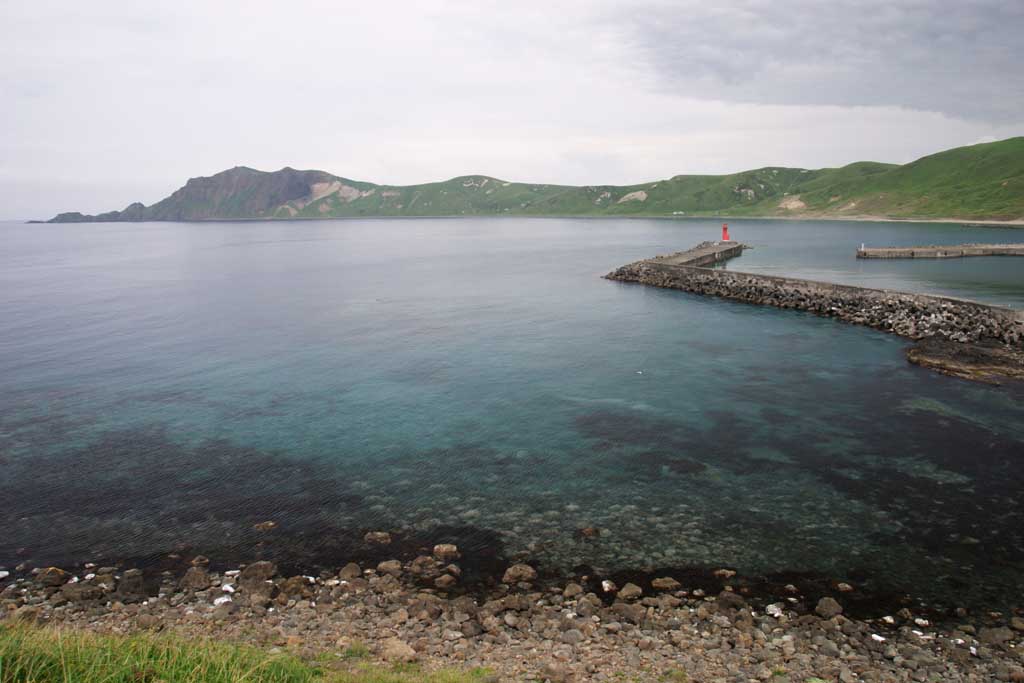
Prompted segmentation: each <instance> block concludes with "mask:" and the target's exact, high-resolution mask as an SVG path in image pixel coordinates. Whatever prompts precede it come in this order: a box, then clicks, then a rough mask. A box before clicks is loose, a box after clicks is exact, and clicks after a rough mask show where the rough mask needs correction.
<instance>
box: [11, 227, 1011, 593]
mask: <svg viewBox="0 0 1024 683" xmlns="http://www.w3.org/2000/svg"><path fill="white" fill-rule="evenodd" d="M720 222H721V221H717V220H713V219H707V220H703V219H664V220H660V219H611V218H600V219H596V218H594V219H588V218H579V219H576V218H514V217H508V218H477V217H466V218H436V219H366V220H363V219H352V220H318V221H289V222H208V223H138V224H136V223H93V224H64V225H49V224H23V223H2V224H0V513H2V517H0V518H2V519H3V520H4V523H3V531H2V533H0V568H6V569H8V570H9V569H11V568H13V567H15V566H17V565H23V566H44V565H49V564H58V565H65V566H73V565H76V564H80V563H82V562H86V561H93V562H116V561H120V562H122V563H129V564H130V563H145V562H156V561H158V560H159V558H164V557H167V556H169V555H170V556H174V557H186V558H187V557H188V556H190V555H191V554H195V553H202V554H204V555H207V556H209V557H211V558H213V559H215V560H221V561H225V562H227V561H231V562H244V561H248V560H250V559H254V558H256V557H271V558H273V559H275V560H276V561H278V562H279V563H281V564H282V565H283V566H288V567H292V568H295V569H296V570H297V571H299V570H301V571H310V572H312V571H315V570H316V569H317V568H325V567H331V566H335V567H337V566H340V565H341V564H344V562H345V561H347V559H348V558H349V557H353V556H355V555H357V554H359V553H360V552H361V550H360V549H361V548H363V546H364V544H363V540H362V539H363V535H364V534H365V533H366V532H367V531H375V530H380V531H389V532H391V533H392V534H393V535H394V537H395V539H396V541H395V543H396V544H405V545H403V546H402V547H407V548H408V549H412V548H414V547H415V546H417V545H419V546H422V545H424V544H428V545H429V543H431V542H435V541H438V540H448V541H452V542H456V543H457V544H459V546H460V548H461V549H462V551H463V555H464V556H465V557H467V558H468V557H471V556H479V557H485V558H488V560H487V563H489V565H487V566H493V567H499V568H500V567H501V566H504V565H506V564H507V563H509V562H512V561H517V560H523V559H528V560H529V561H531V562H534V563H535V564H537V566H538V567H539V568H540V569H541V570H542V573H546V574H547V575H549V576H558V575H566V576H568V575H570V574H573V573H574V572H576V573H578V572H581V571H588V572H603V573H607V574H613V573H614V572H623V571H645V572H651V571H663V570H668V569H672V568H675V569H676V570H677V571H678V572H680V573H683V572H685V571H688V570H707V571H711V570H715V569H719V568H729V569H731V570H734V571H737V572H739V575H740V576H761V577H794V576H797V577H799V576H803V577H817V578H818V579H820V580H822V581H833V582H834V581H846V582H849V583H850V584H851V585H853V586H854V587H855V589H856V590H857V591H861V592H862V593H864V594H867V595H879V596H881V595H889V596H892V595H902V596H905V598H906V599H909V598H912V599H914V600H916V601H919V602H921V603H927V604H936V605H938V604H955V605H966V606H969V607H972V608H984V607H1001V606H1006V605H1007V604H1009V603H1012V602H1013V601H1016V602H1017V603H1019V602H1020V599H1019V596H1020V595H1021V593H1022V585H1021V584H1022V583H1024V390H1022V389H1021V387H1019V386H1011V385H1004V386H989V385H985V384H978V383H972V382H968V381H965V380H960V379H954V378H950V377H946V376H942V375H939V374H937V373H934V372H932V371H929V370H925V369H922V368H919V367H916V366H913V365H910V364H908V363H907V362H906V360H905V358H904V351H905V349H906V347H907V346H908V341H907V340H904V339H901V338H898V337H895V336H892V335H888V334H884V333H882V332H879V331H875V330H871V329H867V328H863V327H857V326H853V325H848V324H844V323H842V322H837V321H835V320H830V319H824V318H819V317H815V316H814V315H811V314H807V313H803V312H797V311H791V310H779V309H773V308H767V307H759V306H754V305H748V304H744V303H738V302H732V301H728V300H723V299H716V298H710V297H702V296H697V295H692V294H688V293H684V292H678V291H669V290H659V289H655V288H649V287H644V286H640V285H631V284H623V283H617V282H612V281H608V280H605V279H602V277H601V276H602V275H604V274H606V273H608V272H609V271H611V270H613V269H614V268H616V267H618V266H620V265H624V264H626V263H629V262H631V261H635V260H638V259H641V258H646V257H650V256H654V255H656V254H664V253H669V252H674V251H679V250H683V249H687V248H689V247H691V246H693V245H695V244H696V243H698V242H701V241H704V240H709V239H717V238H718V237H719V235H720ZM730 232H731V234H732V238H733V239H735V240H739V241H742V242H745V243H747V244H749V245H751V247H752V249H750V250H747V251H746V252H744V253H743V255H742V256H741V257H739V258H737V259H735V260H733V261H731V262H729V263H728V264H727V265H726V266H725V267H727V268H729V269H733V270H740V271H743V270H747V271H755V272H762V273H771V274H778V275H788V276H793V277H802V278H811V279H819V280H827V281H832V282H841V283H847V284H853V285H864V286H870V287H883V288H890V289H897V290H905V291H912V292H927V293H935V294H942V295H949V296H955V297H963V298H968V299H974V300H978V301H983V302H988V303H994V304H1000V305H1004V306H1010V307H1014V308H1024V259H1014V258H1012V257H983V258H965V259H952V260H918V261H899V260H858V259H856V258H855V252H856V249H857V248H858V247H859V246H860V245H861V244H866V245H868V246H888V245H913V244H921V245H927V244H956V243H963V242H1000V243H1008V242H1020V243H1024V230H1021V229H1010V228H997V227H976V226H975V227H970V226H964V225H956V224H925V223H882V222H841V221H811V220H806V221H785V220H753V219H750V220H731V221H730ZM467 562H470V563H471V560H468V559H467ZM487 563H483V564H481V565H480V566H481V567H483V566H484V565H485V564H487ZM1015 604H1016V603H1015Z"/></svg>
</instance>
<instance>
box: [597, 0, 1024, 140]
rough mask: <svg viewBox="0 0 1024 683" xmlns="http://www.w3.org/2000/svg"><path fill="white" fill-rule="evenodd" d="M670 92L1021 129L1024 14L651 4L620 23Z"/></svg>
mask: <svg viewBox="0 0 1024 683" xmlns="http://www.w3.org/2000/svg"><path fill="white" fill-rule="evenodd" d="M610 17H611V19H612V20H613V21H614V22H615V23H618V24H620V25H622V26H623V27H624V31H625V34H626V39H627V40H629V42H630V43H631V45H632V46H633V48H634V49H635V50H636V51H637V53H638V54H640V55H642V56H643V58H644V59H645V60H646V61H647V62H648V63H649V64H650V65H651V66H652V67H653V69H654V70H655V73H656V75H657V84H658V86H659V87H663V88H666V89H668V90H670V91H672V92H678V93H681V94H685V95H687V96H691V97H709V98H718V99H723V100H728V101H735V102H755V103H770V104H798V105H839V106H872V105H879V106H899V107H908V108H912V109H919V110H925V111H936V112H942V113H944V114H947V115H951V116H957V117H969V118H977V119H982V120H993V121H1019V120H1020V119H1021V112H1022V111H1024V77H1022V69H1024V37H1022V36H1024V3H1021V2H1006V1H1005V0H968V1H966V2H952V1H950V0H940V1H934V0H913V1H898V2H893V1H892V0H831V1H830V2H827V3H826V2H820V1H819V0H792V1H790V2H778V1H775V0H741V1H738V2H732V3H706V2H689V1H682V2H680V1H678V0H675V1H672V2H648V3H643V4H642V5H638V6H633V7H631V8H629V9H628V10H615V11H612V12H610Z"/></svg>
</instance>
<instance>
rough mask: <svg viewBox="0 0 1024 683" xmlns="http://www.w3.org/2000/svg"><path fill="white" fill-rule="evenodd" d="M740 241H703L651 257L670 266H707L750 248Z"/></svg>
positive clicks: (653, 260)
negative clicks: (690, 246) (681, 249)
mask: <svg viewBox="0 0 1024 683" xmlns="http://www.w3.org/2000/svg"><path fill="white" fill-rule="evenodd" d="M749 248H750V247H748V246H747V245H745V244H742V243H740V242H701V243H700V244H698V245H697V246H695V247H694V248H693V249H687V250H686V251H677V252H676V253H674V254H668V255H666V256H655V257H654V258H652V259H650V261H651V262H652V263H661V264H663V265H668V266H694V267H700V268H706V267H707V266H713V265H715V264H716V263H721V262H722V261H727V260H729V259H731V258H735V257H737V256H739V255H740V254H742V253H743V250H744V249H749Z"/></svg>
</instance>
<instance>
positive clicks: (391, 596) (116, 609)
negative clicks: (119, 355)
mask: <svg viewBox="0 0 1024 683" xmlns="http://www.w3.org/2000/svg"><path fill="white" fill-rule="evenodd" d="M392 543H393V539H392V538H391V536H390V534H389V533H388V532H384V531H376V532H368V533H367V534H366V535H365V537H364V544H365V546H366V548H367V549H368V550H369V551H371V552H373V553H376V554H378V555H379V556H381V557H391V555H390V553H389V547H390V546H391V545H392ZM408 550H409V551H410V552H407V553H406V554H405V558H404V559H383V560H380V561H377V562H374V561H363V562H360V563H356V562H352V561H349V562H348V563H346V564H344V565H340V566H336V567H331V568H326V569H323V570H320V571H318V572H317V573H316V574H315V575H306V574H301V573H299V574H295V575H290V574H287V573H282V572H281V571H279V568H278V566H277V565H276V564H274V563H273V562H269V561H266V560H258V561H254V562H251V563H248V564H239V565H234V566H231V565H220V564H218V563H216V562H215V561H211V560H210V559H208V558H205V557H202V556H191V557H186V556H178V557H176V558H175V562H176V564H177V566H176V568H175V569H173V570H172V569H166V568H165V569H161V570H159V571H158V570H157V569H155V568H154V569H152V570H150V571H142V570H140V569H138V568H134V567H129V566H127V565H119V564H113V565H110V566H98V565H96V564H84V565H81V566H79V567H76V568H74V569H71V570H65V569H58V568H55V567H47V568H41V569H36V570H34V571H28V570H26V569H24V568H23V569H21V570H20V571H16V572H15V573H14V575H9V576H3V578H0V607H2V610H0V615H2V617H0V619H2V621H0V624H2V623H4V622H6V623H8V624H17V623H33V624H40V625H44V626H48V627H57V628H70V629H76V630H85V631H91V632H97V633H104V634H110V633H115V634H125V633H138V632H164V633H172V634H176V635H179V636H185V637H188V638H200V639H210V638H214V639H217V640H222V639H223V640H227V641H230V642H241V643H246V644H250V645H256V646H258V647H262V648H267V649H269V650H270V652H282V651H284V652H289V653H291V654H295V655H298V656H299V657H301V658H302V659H305V660H308V661H321V662H323V661H334V662H337V663H338V665H339V666H341V665H344V664H347V665H352V664H353V662H351V661H349V660H351V659H353V657H352V653H354V652H358V653H359V657H358V659H370V658H372V659H375V660H380V661H382V662H384V663H387V664H391V665H395V664H410V663H416V664H417V665H419V666H422V667H424V668H425V669H427V670H433V669H441V668H449V667H453V666H455V667H473V668H479V667H483V668H486V669H488V670H489V671H491V672H493V673H492V674H491V678H489V679H488V680H491V681H495V682H499V681H509V682H511V681H522V680H535V681H542V680H546V681H552V682H556V681H559V682H563V683H568V682H570V681H578V682H582V681H608V680H616V678H615V676H626V677H635V678H627V680H630V679H631V680H644V681H646V680H652V681H653V680H723V681H724V680H732V679H731V678H726V677H730V676H731V677H736V676H737V675H740V674H742V679H743V680H757V681H767V680H772V681H774V682H781V681H783V680H790V681H805V680H821V679H822V678H824V679H826V680H839V681H850V682H852V681H856V680H875V681H890V680H898V681H905V680H936V679H935V678H934V677H935V676H938V677H939V679H941V680H943V681H975V680H1000V681H1020V680H1024V668H1021V666H1020V660H1019V656H1018V652H1017V650H1018V648H1019V647H1020V646H1022V645H1024V620H1022V619H1021V615H1022V614H1024V613H1022V612H1021V611H1020V610H1019V609H1018V610H1013V611H1011V612H1009V613H995V612H978V613H971V612H969V611H968V610H966V609H964V608H953V609H950V610H947V611H937V610H934V609H930V608H928V607H926V606H923V605H920V604H918V603H916V602H914V601H913V600H911V599H909V598H908V597H906V596H904V597H903V598H902V599H901V600H899V601H896V602H893V603H891V604H889V605H886V606H885V610H883V611H880V612H878V613H877V614H875V615H874V616H865V615H862V614H860V613H859V612H858V605H860V603H861V602H862V601H863V600H864V599H865V596H864V595H863V594H862V587H860V586H858V585H854V584H850V583H845V582H828V583H821V584H819V585H818V586H817V587H816V588H814V587H812V584H809V583H807V582H806V581H805V580H804V579H805V578H806V577H801V576H792V577H786V576H780V577H777V580H776V581H775V582H774V583H772V584H769V583H767V582H764V581H761V580H759V579H757V578H748V577H744V576H742V575H740V574H737V572H735V571H734V570H731V569H727V568H718V569H713V570H712V569H707V570H702V571H700V572H692V573H686V572H685V571H683V570H672V569H661V570H655V571H651V572H649V573H646V574H620V575H614V576H609V577H604V576H600V575H595V574H593V573H591V570H590V569H589V568H581V569H580V571H579V572H576V573H574V574H573V575H571V576H566V577H561V578H558V579H556V578H553V577H549V576H545V575H544V574H543V571H542V568H541V571H538V568H537V567H535V566H533V565H531V564H529V563H527V562H525V561H523V560H516V561H511V560H507V561H503V562H501V563H500V565H501V566H500V567H498V570H497V571H496V572H495V573H494V574H492V575H488V576H486V577H481V581H479V582H475V583H473V582H469V581H465V580H464V579H463V577H464V574H463V571H462V568H463V566H465V565H467V564H472V563H473V562H474V559H473V558H471V557H466V556H465V555H464V554H463V552H462V551H461V550H460V548H459V547H458V546H456V545H454V544H436V545H434V546H433V547H430V546H421V547H417V548H415V550H413V548H411V547H410V548H409V549H408ZM413 552H414V553H416V554H415V557H412V558H411V559H410V555H411V554H412V553H413ZM783 581H785V582H786V583H783ZM325 658H326V659H325ZM679 672H682V673H679ZM919 672H926V673H927V674H928V675H929V676H930V677H926V678H919V677H917V674H918V673H919ZM682 674H686V675H687V676H688V678H683V677H682ZM787 676H791V677H792V678H786V677H787Z"/></svg>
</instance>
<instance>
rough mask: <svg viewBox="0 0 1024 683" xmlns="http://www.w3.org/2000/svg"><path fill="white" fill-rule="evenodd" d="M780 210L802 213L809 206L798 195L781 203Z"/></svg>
mask: <svg viewBox="0 0 1024 683" xmlns="http://www.w3.org/2000/svg"><path fill="white" fill-rule="evenodd" d="M779 208H780V209H786V210H787V211H800V210H802V209H806V208H807V205H806V204H804V203H803V201H802V200H801V199H800V195H798V194H796V195H793V196H792V197H786V198H785V199H783V200H782V201H781V202H779Z"/></svg>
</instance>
